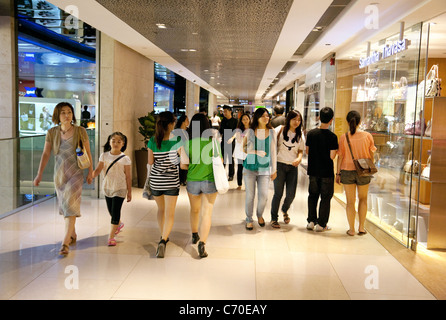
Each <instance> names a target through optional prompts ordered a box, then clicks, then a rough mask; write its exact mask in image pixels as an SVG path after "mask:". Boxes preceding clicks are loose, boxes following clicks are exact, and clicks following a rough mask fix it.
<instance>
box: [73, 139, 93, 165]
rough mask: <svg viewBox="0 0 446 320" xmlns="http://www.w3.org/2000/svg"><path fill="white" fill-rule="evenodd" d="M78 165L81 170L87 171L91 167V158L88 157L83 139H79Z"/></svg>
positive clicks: (77, 149) (77, 150)
mask: <svg viewBox="0 0 446 320" xmlns="http://www.w3.org/2000/svg"><path fill="white" fill-rule="evenodd" d="M76 157H77V165H78V166H79V168H81V169H82V170H83V169H87V168H89V167H90V158H89V157H88V154H87V150H86V149H85V147H84V146H83V144H82V138H81V137H79V141H78V142H77V148H76Z"/></svg>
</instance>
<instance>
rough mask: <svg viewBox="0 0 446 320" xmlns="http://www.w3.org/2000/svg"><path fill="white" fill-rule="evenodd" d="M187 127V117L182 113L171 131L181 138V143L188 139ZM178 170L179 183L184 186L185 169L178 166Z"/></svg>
mask: <svg viewBox="0 0 446 320" xmlns="http://www.w3.org/2000/svg"><path fill="white" fill-rule="evenodd" d="M188 127H189V118H188V116H187V115H186V114H185V113H183V114H182V115H181V116H180V118H179V119H178V121H177V123H176V124H175V130H174V131H173V134H174V135H176V136H179V137H180V138H181V141H182V144H184V143H186V141H187V140H188V139H189V138H188V135H187V131H186V130H187V128H188ZM179 170H180V171H179V172H180V185H182V186H185V185H186V178H187V170H183V169H181V167H180V168H179Z"/></svg>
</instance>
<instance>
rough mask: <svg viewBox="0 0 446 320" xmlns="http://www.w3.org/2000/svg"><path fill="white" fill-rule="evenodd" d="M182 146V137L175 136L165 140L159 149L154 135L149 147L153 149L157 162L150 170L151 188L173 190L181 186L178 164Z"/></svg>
mask: <svg viewBox="0 0 446 320" xmlns="http://www.w3.org/2000/svg"><path fill="white" fill-rule="evenodd" d="M180 146H181V138H180V137H174V138H172V139H170V140H163V142H162V143H161V149H158V147H157V145H156V141H155V137H152V138H151V139H150V140H149V142H148V144H147V147H148V148H149V149H150V150H152V152H153V156H154V158H155V162H154V163H153V166H152V169H151V170H150V189H152V190H158V191H163V190H171V189H177V188H179V187H180V178H179V171H178V164H179V163H180V161H179V157H178V149H179V148H180Z"/></svg>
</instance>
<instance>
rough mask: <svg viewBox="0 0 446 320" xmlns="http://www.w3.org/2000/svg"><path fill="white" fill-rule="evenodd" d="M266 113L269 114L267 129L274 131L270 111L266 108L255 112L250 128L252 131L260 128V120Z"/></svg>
mask: <svg viewBox="0 0 446 320" xmlns="http://www.w3.org/2000/svg"><path fill="white" fill-rule="evenodd" d="M265 112H266V113H268V116H269V121H268V123H267V124H266V128H267V129H272V128H273V127H272V126H271V115H270V113H269V111H268V109H266V108H258V109H256V111H255V112H254V115H253V116H252V119H251V125H250V128H251V129H252V130H256V129H257V127H258V126H259V118H261V117H262V116H263V114H264V113H265Z"/></svg>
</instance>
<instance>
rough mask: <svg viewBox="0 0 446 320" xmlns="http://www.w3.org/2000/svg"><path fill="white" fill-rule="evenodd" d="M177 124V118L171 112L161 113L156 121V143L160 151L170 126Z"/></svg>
mask: <svg viewBox="0 0 446 320" xmlns="http://www.w3.org/2000/svg"><path fill="white" fill-rule="evenodd" d="M174 122H175V116H174V115H173V113H172V112H170V111H164V112H161V113H160V114H159V115H158V117H157V119H156V126H155V142H156V146H157V147H158V149H161V143H162V142H163V140H164V136H165V134H166V131H167V130H168V126H169V124H171V123H174Z"/></svg>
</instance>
